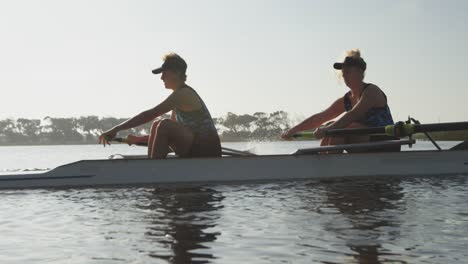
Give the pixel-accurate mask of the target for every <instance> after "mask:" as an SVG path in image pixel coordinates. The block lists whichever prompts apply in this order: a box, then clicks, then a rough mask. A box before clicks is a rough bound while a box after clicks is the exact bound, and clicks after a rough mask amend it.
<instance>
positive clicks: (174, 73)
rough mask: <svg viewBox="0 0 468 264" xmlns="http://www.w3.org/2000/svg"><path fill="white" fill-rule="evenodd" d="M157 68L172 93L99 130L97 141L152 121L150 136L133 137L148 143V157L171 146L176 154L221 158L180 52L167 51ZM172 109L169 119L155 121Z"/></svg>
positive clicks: (213, 130)
mask: <svg viewBox="0 0 468 264" xmlns="http://www.w3.org/2000/svg"><path fill="white" fill-rule="evenodd" d="M163 60H164V63H163V64H162V66H161V67H160V68H157V69H155V70H153V73H154V74H160V73H162V75H161V80H162V81H163V82H164V86H165V87H166V88H167V89H171V90H172V93H171V94H170V95H169V97H167V98H166V99H165V100H164V101H163V102H162V103H160V104H159V105H157V106H155V107H154V108H152V109H149V110H146V111H144V112H141V113H140V114H138V115H136V116H134V117H132V118H130V119H128V120H127V121H125V122H123V123H121V124H120V125H117V126H115V127H113V128H112V129H109V130H108V131H106V132H104V133H102V135H101V136H100V137H99V143H102V144H104V146H105V145H106V144H109V141H111V140H112V139H114V138H115V136H116V135H117V133H118V132H119V131H122V130H127V129H131V128H134V127H137V126H140V125H143V124H146V123H148V122H153V124H152V126H151V130H150V134H149V136H144V137H137V138H136V140H135V137H133V142H132V143H136V142H138V141H145V142H147V143H148V157H149V158H152V159H162V158H165V157H166V156H167V154H168V152H169V150H170V149H172V150H174V151H175V153H176V154H177V155H178V156H179V157H220V156H221V144H220V140H219V137H218V133H217V131H216V128H215V126H214V122H213V119H212V118H211V115H210V112H209V111H208V109H207V107H206V105H205V103H204V102H203V100H202V99H201V98H200V96H199V95H198V94H197V93H196V92H195V90H194V89H193V88H191V87H190V86H188V85H187V84H186V83H185V81H186V79H187V76H186V70H187V64H186V62H185V61H184V59H182V58H181V57H180V56H179V55H177V54H175V53H169V54H167V55H165V56H164V58H163ZM169 111H172V115H171V119H161V120H155V119H156V118H158V117H160V116H162V115H163V114H165V113H167V112H169Z"/></svg>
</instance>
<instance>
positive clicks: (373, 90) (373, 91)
mask: <svg viewBox="0 0 468 264" xmlns="http://www.w3.org/2000/svg"><path fill="white" fill-rule="evenodd" d="M363 96H365V97H369V98H372V99H373V100H375V101H376V102H377V104H378V105H385V104H386V102H387V98H386V96H385V93H384V92H383V91H382V89H380V87H378V86H377V85H375V84H369V86H368V87H367V88H366V89H365V90H364V92H363V93H362V95H361V97H363Z"/></svg>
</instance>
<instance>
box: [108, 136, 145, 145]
mask: <svg viewBox="0 0 468 264" xmlns="http://www.w3.org/2000/svg"><path fill="white" fill-rule="evenodd" d="M112 141H115V142H120V143H127V144H129V145H137V146H148V143H147V142H132V141H131V140H129V139H128V137H124V138H122V137H118V138H114V139H112Z"/></svg>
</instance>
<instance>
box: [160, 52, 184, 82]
mask: <svg viewBox="0 0 468 264" xmlns="http://www.w3.org/2000/svg"><path fill="white" fill-rule="evenodd" d="M162 60H163V61H164V62H165V63H166V62H169V63H171V64H175V65H176V66H177V68H178V69H177V70H179V71H180V72H179V73H180V78H181V79H182V80H183V81H184V82H185V81H186V80H187V74H186V73H185V71H186V70H187V63H186V62H185V60H184V59H183V58H182V57H181V56H179V54H177V53H175V52H169V53H166V54H165V55H164V56H163V57H162Z"/></svg>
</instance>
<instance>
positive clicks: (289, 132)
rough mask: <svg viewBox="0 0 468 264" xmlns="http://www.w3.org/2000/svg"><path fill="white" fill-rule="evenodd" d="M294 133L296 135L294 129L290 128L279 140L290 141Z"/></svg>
mask: <svg viewBox="0 0 468 264" xmlns="http://www.w3.org/2000/svg"><path fill="white" fill-rule="evenodd" d="M296 133H297V131H296V130H295V129H293V128H291V129H289V130H288V131H286V132H284V133H283V134H281V138H282V139H284V140H292V139H293V135H294V134H296Z"/></svg>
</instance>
